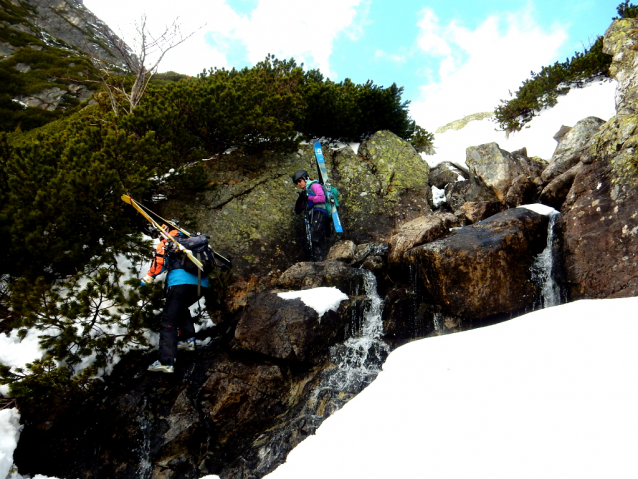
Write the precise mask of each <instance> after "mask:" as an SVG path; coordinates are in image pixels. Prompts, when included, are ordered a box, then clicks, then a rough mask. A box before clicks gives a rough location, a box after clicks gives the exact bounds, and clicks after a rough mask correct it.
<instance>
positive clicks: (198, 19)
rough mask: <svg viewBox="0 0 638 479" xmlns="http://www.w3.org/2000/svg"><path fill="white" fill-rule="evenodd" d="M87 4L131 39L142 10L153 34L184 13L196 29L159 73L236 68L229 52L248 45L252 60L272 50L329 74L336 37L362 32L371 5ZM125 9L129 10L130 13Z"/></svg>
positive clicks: (335, 0) (330, 0)
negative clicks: (241, 10) (239, 8)
mask: <svg viewBox="0 0 638 479" xmlns="http://www.w3.org/2000/svg"><path fill="white" fill-rule="evenodd" d="M84 5H85V6H86V7H87V8H89V9H90V10H91V11H93V12H94V13H95V14H96V15H97V16H98V17H99V18H100V19H102V20H103V21H104V22H106V23H107V24H108V25H109V26H111V27H112V28H113V29H114V30H115V31H116V32H120V31H121V32H122V33H123V36H124V38H125V40H127V41H128V42H130V41H132V39H133V38H134V37H135V30H134V28H133V25H132V23H133V21H135V20H136V19H139V18H140V17H141V15H142V14H143V13H146V15H147V16H148V23H149V27H150V28H151V31H153V32H158V31H160V30H162V28H163V27H164V26H165V25H166V24H170V23H171V22H172V21H173V20H174V19H175V18H177V17H179V23H180V24H181V26H182V31H183V32H185V33H189V32H193V31H196V33H195V34H194V35H193V37H192V38H190V39H189V40H187V42H185V43H184V44H183V45H180V46H179V47H177V48H176V49H175V50H173V51H171V52H169V53H168V54H167V55H166V57H165V59H164V61H163V62H162V64H161V66H160V71H167V70H174V71H178V72H180V73H186V74H191V75H194V74H197V73H200V72H201V71H202V70H203V69H208V68H211V67H215V66H216V67H229V66H235V65H229V63H228V56H229V50H230V48H232V47H240V48H245V49H246V53H247V60H248V62H250V63H252V64H254V63H257V62H259V61H261V60H263V59H264V58H265V57H266V55H267V54H268V53H272V54H274V55H276V56H277V57H279V58H282V59H283V58H290V57H294V58H295V59H296V60H297V61H298V62H304V63H305V64H306V65H308V66H310V67H316V68H319V69H321V71H322V72H323V73H324V74H326V75H328V76H330V74H331V70H330V64H329V58H330V54H331V53H332V46H333V43H334V41H335V39H336V38H337V37H338V36H339V35H340V34H341V33H343V34H346V35H348V36H349V37H351V38H356V37H357V36H359V35H361V29H362V25H363V23H362V22H365V12H366V9H367V8H368V2H366V1H364V0H324V1H323V2H322V4H321V8H316V6H317V4H316V2H311V1H309V0H259V3H258V5H257V7H256V8H255V9H254V10H253V11H252V12H251V13H250V14H249V15H240V14H238V13H236V12H235V11H234V10H233V9H232V8H231V7H230V6H228V5H227V4H226V2H225V0H186V1H183V2H180V3H179V4H175V2H169V1H168V0H153V1H150V0H138V1H136V2H130V1H126V0H110V1H109V2H108V3H107V2H106V1H104V0H85V1H84ZM358 7H360V8H358ZM359 10H360V12H359ZM122 12H127V13H126V17H124V16H123V15H122ZM204 25H205V26H204ZM202 26H204V27H203V28H201V27H202ZM200 28H201V29H200Z"/></svg>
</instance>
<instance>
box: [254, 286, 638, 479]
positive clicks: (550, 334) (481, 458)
mask: <svg viewBox="0 0 638 479" xmlns="http://www.w3.org/2000/svg"><path fill="white" fill-rule="evenodd" d="M636 309H638V298H625V299H613V300H588V301H578V302H574V303H569V304H566V305H562V306H556V307H552V308H547V309H544V310H541V311H536V312H534V313H530V314H528V315H525V316H521V317H519V318H515V319H513V320H510V321H508V322H504V323H500V324H497V325H493V326H489V327H485V328H480V329H474V330H471V331H466V332H463V333H456V334H451V335H447V336H440V337H433V338H427V339H422V340H419V341H414V342H412V343H409V344H407V345H405V346H402V347H400V348H399V349H397V350H396V351H394V352H393V353H392V354H391V355H390V356H389V358H388V360H387V362H386V363H385V364H384V366H383V369H384V370H383V371H382V372H381V373H380V374H379V376H378V378H377V379H376V380H375V381H374V382H373V383H372V384H371V385H370V386H368V388H367V389H365V390H364V391H363V392H362V393H360V394H359V395H358V396H356V397H355V398H354V399H353V400H351V401H350V402H349V403H347V404H346V405H345V406H344V408H343V409H341V410H340V411H337V412H336V413H335V414H334V415H333V416H331V417H330V418H328V419H327V420H326V421H325V422H324V423H323V424H322V425H321V427H320V428H319V429H318V431H317V434H316V435H315V436H310V437H309V438H307V439H306V440H304V441H303V442H302V443H301V444H300V445H299V446H297V447H296V448H295V449H294V450H293V451H292V452H291V453H290V454H289V456H288V461H287V462H286V463H285V464H283V465H282V466H280V467H279V468H278V469H277V470H275V471H274V472H273V473H271V474H270V475H268V476H266V477H268V479H289V478H290V479H293V478H294V479H297V478H299V477H303V478H304V479H320V478H321V479H325V478H326V477H331V478H335V479H346V478H352V477H365V478H367V479H387V478H389V477H405V478H417V477H432V478H436V479H457V478H458V479H461V478H463V479H465V478H473V479H481V478H486V479H488V478H489V479H511V478H513V477H514V478H517V479H528V478H529V479H537V478H540V477H542V478H556V479H558V478H565V477H572V478H575V477H578V478H601V477H613V478H614V479H625V478H626V479H629V478H632V479H633V478H635V477H636V471H638V455H637V454H636V450H638V408H636V404H638V383H637V382H636V377H638V320H636V318H635V311H636Z"/></svg>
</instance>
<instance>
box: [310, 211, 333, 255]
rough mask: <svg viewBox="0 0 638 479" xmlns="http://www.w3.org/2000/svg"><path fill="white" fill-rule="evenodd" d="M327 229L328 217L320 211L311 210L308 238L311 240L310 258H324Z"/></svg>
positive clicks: (328, 226)
mask: <svg viewBox="0 0 638 479" xmlns="http://www.w3.org/2000/svg"><path fill="white" fill-rule="evenodd" d="M329 231H330V217H329V216H328V215H325V214H323V213H322V212H321V211H316V210H315V211H313V212H312V217H311V219H310V239H311V242H312V259H313V260H314V261H323V260H324V259H326V247H327V245H328V234H329Z"/></svg>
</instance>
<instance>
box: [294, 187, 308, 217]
mask: <svg viewBox="0 0 638 479" xmlns="http://www.w3.org/2000/svg"><path fill="white" fill-rule="evenodd" d="M307 203H308V193H306V191H305V190H304V191H300V192H299V197H298V198H297V202H296V203H295V213H297V214H299V213H301V212H302V211H303V210H305V209H306V204H307Z"/></svg>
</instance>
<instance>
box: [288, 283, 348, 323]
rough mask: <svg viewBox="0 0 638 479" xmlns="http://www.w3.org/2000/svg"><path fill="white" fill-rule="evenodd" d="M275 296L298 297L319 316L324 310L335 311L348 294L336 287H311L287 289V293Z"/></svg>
mask: <svg viewBox="0 0 638 479" xmlns="http://www.w3.org/2000/svg"><path fill="white" fill-rule="evenodd" d="M277 296H279V297H280V298H283V299H297V298H299V299H300V300H301V301H302V302H303V303H304V304H305V305H306V306H308V307H309V308H312V309H314V310H315V311H316V312H317V314H318V315H319V318H321V317H322V316H323V315H324V313H325V312H326V311H336V310H337V308H338V307H339V304H341V301H343V300H344V299H348V295H347V294H345V293H342V292H341V291H339V290H338V289H337V288H335V287H332V288H325V287H322V288H313V289H305V290H303V291H289V292H287V293H277Z"/></svg>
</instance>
